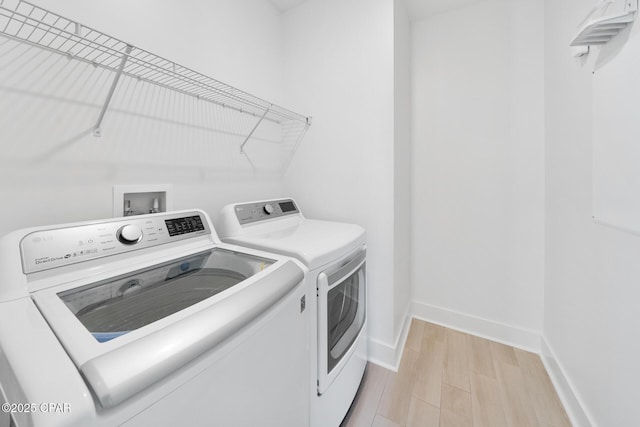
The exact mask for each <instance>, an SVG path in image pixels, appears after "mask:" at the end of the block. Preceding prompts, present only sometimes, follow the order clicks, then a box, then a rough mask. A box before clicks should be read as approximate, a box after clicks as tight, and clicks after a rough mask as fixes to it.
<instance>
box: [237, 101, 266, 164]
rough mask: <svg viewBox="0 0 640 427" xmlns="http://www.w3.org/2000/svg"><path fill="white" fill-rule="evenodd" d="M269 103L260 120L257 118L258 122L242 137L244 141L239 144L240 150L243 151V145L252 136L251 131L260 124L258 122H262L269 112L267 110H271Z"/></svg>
mask: <svg viewBox="0 0 640 427" xmlns="http://www.w3.org/2000/svg"><path fill="white" fill-rule="evenodd" d="M271 107H272V106H271V105H269V107H267V109H266V110H264V114H263V115H262V117H260V120H258V122H257V123H256V125H255V126H254V127H253V129H251V132H249V135H247V137H246V138H245V139H244V142H243V143H242V144H241V145H240V152H241V153H244V146H245V144H246V143H247V142H248V141H249V139H251V137H252V136H253V133H254V132H255V131H256V129H258V126H260V123H262V121H263V120H264V118H265V117H266V116H267V113H268V112H269V110H271Z"/></svg>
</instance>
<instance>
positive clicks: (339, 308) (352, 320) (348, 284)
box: [318, 249, 367, 394]
mask: <svg viewBox="0 0 640 427" xmlns="http://www.w3.org/2000/svg"><path fill="white" fill-rule="evenodd" d="M366 256H367V254H366V249H362V251H360V252H358V253H357V254H356V255H355V256H354V257H353V258H351V259H349V260H348V261H347V262H346V263H345V264H343V265H342V266H341V267H339V268H338V269H337V270H334V271H328V272H323V273H320V274H319V276H318V317H319V319H318V320H319V322H318V361H319V366H318V394H322V393H324V392H325V391H326V390H327V389H328V388H329V386H330V385H331V383H332V382H333V381H334V379H335V378H336V377H337V376H338V374H339V373H340V371H341V370H342V368H343V367H344V365H345V364H346V363H347V361H348V360H349V358H350V357H351V354H352V353H353V351H354V350H355V348H356V346H355V343H356V341H357V340H358V339H359V336H360V332H361V331H362V327H363V326H364V324H365V321H366V309H365V306H366V304H365V302H366Z"/></svg>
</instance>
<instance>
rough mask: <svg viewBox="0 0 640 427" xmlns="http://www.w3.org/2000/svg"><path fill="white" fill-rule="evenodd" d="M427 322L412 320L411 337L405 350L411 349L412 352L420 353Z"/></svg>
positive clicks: (408, 338)
mask: <svg viewBox="0 0 640 427" xmlns="http://www.w3.org/2000/svg"><path fill="white" fill-rule="evenodd" d="M425 323H426V322H423V321H422V320H418V319H411V326H410V327H409V335H407V342H406V343H405V345H404V348H410V349H411V350H414V351H417V352H420V347H421V346H422V333H423V331H424V325H425Z"/></svg>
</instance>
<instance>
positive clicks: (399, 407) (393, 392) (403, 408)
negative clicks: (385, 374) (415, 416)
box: [377, 348, 418, 425]
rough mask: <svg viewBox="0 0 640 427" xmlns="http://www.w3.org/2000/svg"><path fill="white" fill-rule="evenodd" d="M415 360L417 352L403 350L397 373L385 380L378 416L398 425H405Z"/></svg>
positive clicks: (413, 378)
mask: <svg viewBox="0 0 640 427" xmlns="http://www.w3.org/2000/svg"><path fill="white" fill-rule="evenodd" d="M417 360H418V353H417V352H415V351H413V350H411V349H408V348H406V349H405V350H404V352H403V355H402V361H401V362H400V368H399V370H398V372H397V373H396V374H395V375H391V376H390V377H389V379H388V380H387V385H386V387H385V389H384V392H383V393H382V397H381V399H380V404H379V405H378V410H377V413H378V415H381V416H383V417H384V418H386V419H388V420H390V421H393V422H395V423H398V424H400V425H405V424H406V423H407V417H408V415H409V405H410V404H411V394H412V391H413V383H414V380H415V371H416V362H417Z"/></svg>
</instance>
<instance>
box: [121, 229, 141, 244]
mask: <svg viewBox="0 0 640 427" xmlns="http://www.w3.org/2000/svg"><path fill="white" fill-rule="evenodd" d="M118 240H120V241H121V242H122V243H124V244H125V245H133V244H135V243H138V242H139V241H140V240H142V229H141V228H140V227H138V226H137V225H133V224H127V225H125V226H122V227H120V229H119V230H118Z"/></svg>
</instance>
